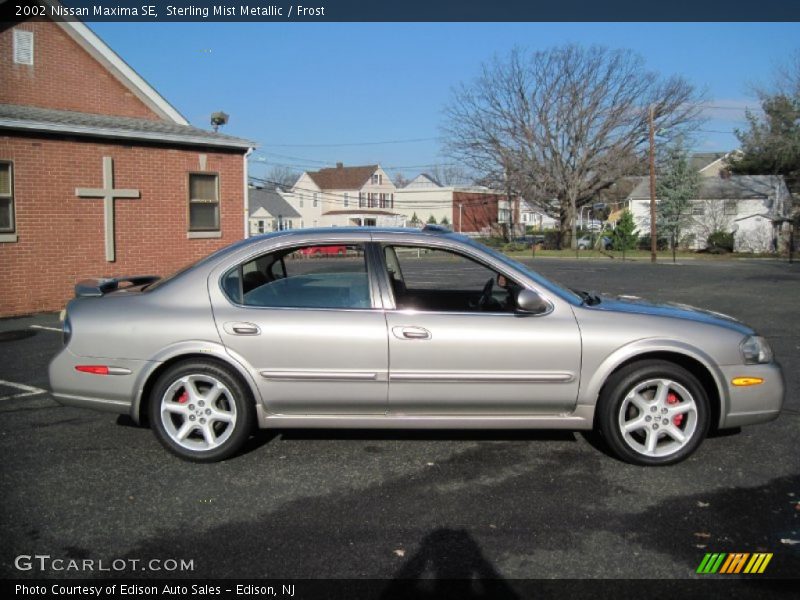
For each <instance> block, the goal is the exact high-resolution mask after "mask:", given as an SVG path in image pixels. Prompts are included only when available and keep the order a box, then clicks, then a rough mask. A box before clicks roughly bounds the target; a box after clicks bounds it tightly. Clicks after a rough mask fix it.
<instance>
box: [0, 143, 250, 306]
mask: <svg viewBox="0 0 800 600" xmlns="http://www.w3.org/2000/svg"><path fill="white" fill-rule="evenodd" d="M201 153H204V154H206V156H207V164H206V171H209V172H218V173H219V175H220V224H221V230H222V237H221V238H218V239H187V235H186V234H187V231H188V173H189V172H190V171H193V172H196V171H200V170H201V169H200V157H199V155H200V154H201ZM103 156H111V157H112V158H113V159H114V187H115V188H136V189H139V190H140V192H141V198H139V199H135V200H127V199H120V200H116V202H115V204H116V236H115V237H116V251H117V261H116V262H114V263H109V262H106V261H105V245H104V239H105V236H104V229H103V200H102V199H99V198H97V199H94V198H93V199H89V198H78V197H76V196H75V188H76V187H102V184H103V172H102V157H103ZM0 159H2V160H12V161H13V163H14V187H15V205H16V217H17V218H16V228H17V236H18V241H17V242H10V243H5V242H2V243H0V282H2V283H1V284H0V286H1V287H0V316H9V315H15V314H26V313H31V312H37V311H49V310H60V309H61V308H63V307H64V304H65V302H66V301H67V300H68V299H69V298H71V297H72V296H73V285H74V284H75V282H76V281H78V280H80V279H83V278H86V277H93V276H106V275H108V276H113V275H135V274H149V273H154V274H158V275H167V274H169V273H171V272H173V271H175V270H177V269H179V268H181V267H182V266H184V265H187V264H189V263H190V262H193V261H195V260H197V259H198V258H200V257H202V256H205V255H206V254H209V253H210V252H212V251H214V250H216V249H218V248H220V247H222V246H225V245H227V244H230V243H231V242H233V241H236V240H239V239H242V237H243V233H244V224H243V210H244V206H243V200H242V198H243V194H244V190H243V176H244V175H243V160H242V154H241V153H225V152H219V151H213V150H209V151H203V150H197V149H192V150H190V149H170V148H160V147H147V146H130V145H122V144H114V143H104V142H92V141H81V140H78V139H71V140H66V139H48V138H45V137H27V136H25V137H23V136H12V135H6V136H2V135H0Z"/></svg>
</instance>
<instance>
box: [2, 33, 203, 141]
mask: <svg viewBox="0 0 800 600" xmlns="http://www.w3.org/2000/svg"><path fill="white" fill-rule="evenodd" d="M17 30H19V31H27V32H31V33H32V34H33V64H32V65H28V64H18V63H16V62H15V61H14V56H13V52H14V49H13V46H14V35H15V33H14V32H15V31H17ZM0 80H2V81H3V82H8V85H3V86H2V87H0V103H3V104H14V105H27V106H35V107H40V108H49V109H57V110H72V111H80V112H84V113H94V114H103V115H114V116H122V117H135V118H144V119H150V120H163V121H168V122H172V123H176V124H180V125H187V124H188V122H187V121H186V119H185V118H184V117H183V116H181V114H180V113H178V111H177V110H175V108H174V107H172V106H171V105H170V104H169V103H168V102H167V101H166V100H165V99H164V98H163V97H162V96H161V95H160V94H158V92H156V91H155V90H154V89H153V88H152V87H151V86H150V85H149V84H147V82H145V81H144V79H142V78H141V77H140V76H139V75H138V74H137V73H136V72H135V71H134V70H133V69H131V67H130V66H128V65H127V63H125V62H124V61H123V60H122V59H121V58H120V57H119V56H118V55H117V54H116V53H115V52H114V51H113V50H111V49H110V48H109V47H108V46H107V45H106V44H105V43H104V42H103V41H102V40H100V38H99V37H97V36H96V35H95V34H94V33H93V32H92V31H91V30H90V29H89V28H88V27H86V26H85V25H84V24H83V23H80V22H54V21H49V20H48V21H34V20H29V21H25V22H23V23H20V24H18V25H16V26H14V27H9V28H7V29H5V30H3V31H0Z"/></svg>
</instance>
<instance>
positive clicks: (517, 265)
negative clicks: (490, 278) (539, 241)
mask: <svg viewBox="0 0 800 600" xmlns="http://www.w3.org/2000/svg"><path fill="white" fill-rule="evenodd" d="M468 242H469V243H470V244H471V245H473V246H476V247H478V248H480V249H481V250H483V251H484V252H486V253H487V254H490V255H491V256H493V257H494V258H496V259H497V260H498V261H500V262H502V263H503V264H505V265H508V266H510V267H511V268H513V269H516V270H517V271H522V272H523V273H524V274H525V275H527V276H528V277H530V278H531V279H533V280H534V281H535V282H536V283H537V284H539V285H540V286H542V287H543V288H545V289H546V290H548V291H550V292H552V293H554V294H555V295H557V296H558V297H559V298H562V299H563V300H566V301H567V302H572V303H573V304H581V303H582V302H583V298H581V296H579V295H578V294H576V293H575V292H573V291H572V290H570V289H567V288H566V287H564V286H563V285H561V284H559V283H557V282H554V281H552V280H550V279H547V278H545V277H542V276H541V275H540V274H539V273H537V272H536V271H533V270H531V268H530V267H528V266H527V265H525V264H524V263H521V262H519V261H517V260H514V259H513V258H509V257H508V256H506V255H505V254H503V253H502V252H499V251H497V250H495V249H494V248H490V247H489V246H487V245H485V244H481V243H480V242H478V241H476V240H473V239H468Z"/></svg>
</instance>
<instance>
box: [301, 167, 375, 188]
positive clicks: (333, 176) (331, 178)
mask: <svg viewBox="0 0 800 600" xmlns="http://www.w3.org/2000/svg"><path fill="white" fill-rule="evenodd" d="M377 170H378V165H365V166H361V167H345V166H343V165H342V163H339V164H337V165H336V166H335V167H332V168H328V169H320V170H319V171H306V172H307V173H308V176H309V177H311V179H312V180H313V181H314V183H316V184H317V186H318V187H319V189H321V190H360V189H361V188H362V187H364V184H365V183H367V181H369V178H370V177H372V174H373V173H375V171H377Z"/></svg>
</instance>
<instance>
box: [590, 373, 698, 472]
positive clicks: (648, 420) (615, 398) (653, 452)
mask: <svg viewBox="0 0 800 600" xmlns="http://www.w3.org/2000/svg"><path fill="white" fill-rule="evenodd" d="M658 381H661V384H659V383H658ZM665 382H671V383H669V384H667V385H664V384H665ZM664 387H665V388H666V392H662V394H661V395H662V396H664V395H666V401H663V402H661V403H659V401H658V399H657V398H656V396H657V395H658V394H659V391H661V390H662V389H663V388H664ZM637 388H640V389H639V393H638V394H637V393H634V392H635V391H636V390H637ZM650 394H652V397H650ZM645 401H647V404H645ZM640 405H642V406H641V407H640ZM692 405H693V407H694V409H693V410H691V407H692ZM654 407H655V408H654ZM645 408H646V410H645ZM681 410H685V411H686V412H681V413H680V414H681V415H682V416H679V414H677V413H678V411H681ZM671 411H675V413H673V412H671ZM709 420H710V405H709V401H708V395H707V394H706V392H705V389H704V388H703V386H702V385H701V384H700V382H699V381H698V380H697V378H696V377H695V376H694V375H692V374H691V373H690V372H689V371H687V370H686V369H684V368H683V367H681V366H679V365H676V364H675V363H671V362H668V361H663V360H643V361H640V362H636V363H632V364H630V365H628V366H626V367H623V368H622V369H620V370H619V371H617V372H616V373H614V374H613V375H612V376H611V377H610V378H609V379H608V381H607V382H606V384H605V386H604V387H603V390H602V392H601V393H600V398H599V400H598V405H597V419H596V424H597V428H598V430H599V431H600V433H601V435H602V436H603V439H604V440H605V441H606V443H607V444H608V446H609V447H610V449H611V450H612V452H613V453H614V454H615V455H616V456H617V457H619V458H620V459H622V460H624V461H626V462H629V463H631V464H635V465H642V466H663V465H671V464H675V463H678V462H680V461H682V460H684V459H686V458H687V457H689V456H690V455H691V454H692V453H693V452H694V451H695V450H697V448H698V447H699V446H700V444H701V443H702V441H703V439H704V438H705V436H706V433H707V432H708V427H709ZM623 423H624V424H626V425H628V426H629V427H631V430H630V431H628V432H624V431H623ZM651 436H655V442H654V443H655V444H656V446H655V447H654V448H652V449H651V447H650V445H649V444H650V441H651ZM681 436H683V438H684V439H683V441H679V439H678V438H679V437H681Z"/></svg>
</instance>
